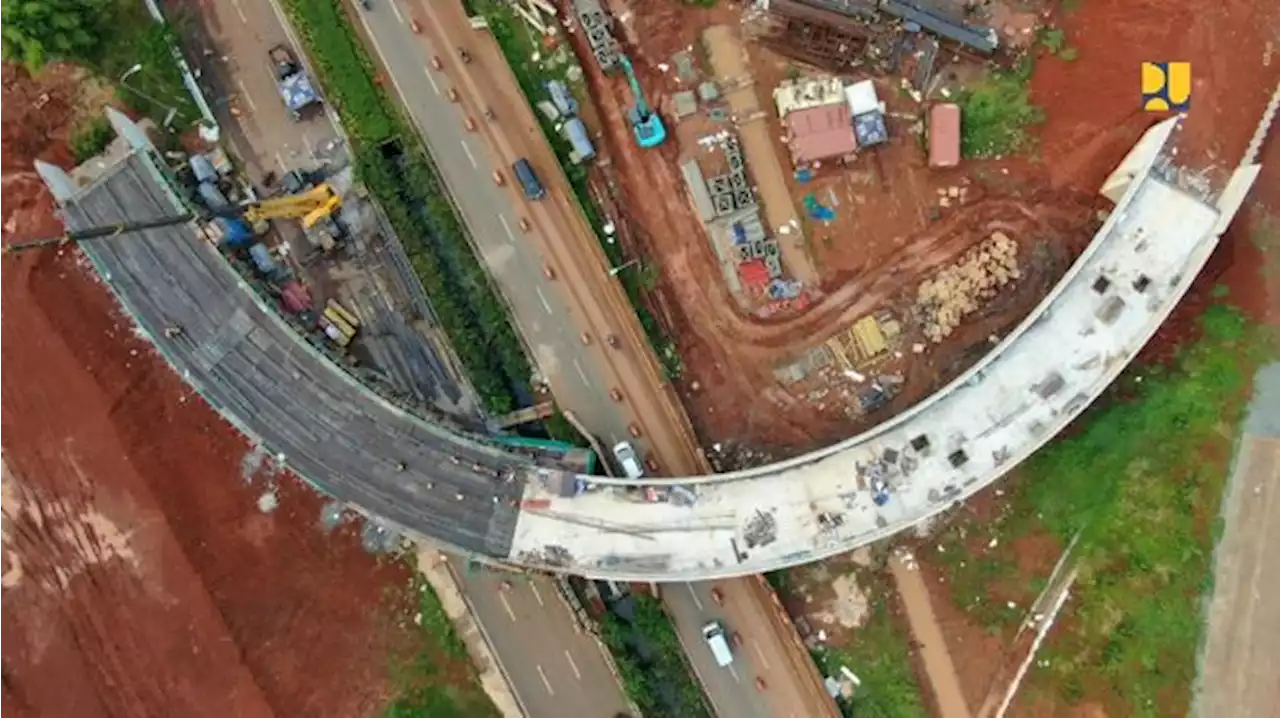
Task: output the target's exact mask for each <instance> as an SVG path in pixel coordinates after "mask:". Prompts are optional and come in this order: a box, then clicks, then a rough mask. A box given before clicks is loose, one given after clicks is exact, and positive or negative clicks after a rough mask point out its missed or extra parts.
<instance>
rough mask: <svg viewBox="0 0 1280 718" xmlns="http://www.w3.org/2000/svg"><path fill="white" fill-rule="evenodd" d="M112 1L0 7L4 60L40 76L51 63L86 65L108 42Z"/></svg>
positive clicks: (35, 1)
mask: <svg viewBox="0 0 1280 718" xmlns="http://www.w3.org/2000/svg"><path fill="white" fill-rule="evenodd" d="M111 9H112V2H111V0H26V1H24V2H12V1H10V2H6V3H4V5H2V6H0V18H2V19H0V23H2V24H3V28H2V29H0V37H2V38H3V48H4V49H3V55H4V59H6V60H10V61H13V62H19V63H22V64H23V65H26V66H27V69H28V70H30V71H31V72H37V71H39V70H40V69H41V68H42V67H44V65H45V63H47V62H49V61H50V60H68V61H71V62H81V63H87V61H89V60H92V59H93V58H95V57H96V56H97V54H98V51H99V50H100V48H101V47H102V44H103V43H104V41H105V38H106V33H104V32H103V29H104V26H105V24H106V21H107V20H108V18H109V17H110V15H111Z"/></svg>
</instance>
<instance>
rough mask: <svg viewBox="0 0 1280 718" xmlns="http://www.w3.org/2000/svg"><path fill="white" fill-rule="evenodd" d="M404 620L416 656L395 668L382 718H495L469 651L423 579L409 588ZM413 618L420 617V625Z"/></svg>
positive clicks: (416, 579) (417, 578)
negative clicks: (411, 638) (391, 688)
mask: <svg viewBox="0 0 1280 718" xmlns="http://www.w3.org/2000/svg"><path fill="white" fill-rule="evenodd" d="M409 592H410V596H409V600H408V603H409V610H407V611H405V613H407V614H408V616H406V617H404V620H406V621H408V622H409V623H410V625H411V626H412V633H413V634H414V635H413V642H414V643H415V644H416V650H414V651H413V652H412V653H411V654H410V655H408V656H405V657H403V658H401V659H398V660H396V661H394V662H393V670H392V679H393V685H394V686H395V696H394V697H393V698H392V700H391V702H390V703H389V704H388V705H387V706H386V708H385V709H384V710H383V712H382V716H383V718H497V716H498V711H497V709H496V708H495V707H494V705H493V703H491V702H490V701H489V698H488V697H487V696H486V695H485V694H484V691H483V690H481V688H480V684H479V682H478V681H477V680H476V677H475V672H474V669H473V668H472V666H471V663H470V659H469V658H468V656H467V648H466V646H465V645H464V644H463V643H462V639H461V638H459V637H458V634H457V632H456V631H455V630H454V627H453V622H451V621H450V620H449V617H448V616H446V615H445V613H444V608H443V607H442V606H441V605H440V599H439V598H438V597H437V596H436V593H435V591H433V590H432V589H431V586H430V585H428V584H427V582H426V580H425V579H424V578H423V577H422V574H421V573H418V572H416V571H415V572H414V574H413V582H412V583H411V585H410V589H409ZM415 616H421V618H420V619H419V620H411V619H414V618H415Z"/></svg>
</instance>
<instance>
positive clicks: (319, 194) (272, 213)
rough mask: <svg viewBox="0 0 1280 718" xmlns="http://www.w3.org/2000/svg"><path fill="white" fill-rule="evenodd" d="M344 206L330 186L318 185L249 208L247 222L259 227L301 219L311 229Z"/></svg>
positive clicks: (246, 215)
mask: <svg viewBox="0 0 1280 718" xmlns="http://www.w3.org/2000/svg"><path fill="white" fill-rule="evenodd" d="M340 206H342V198H341V197H339V196H338V193H337V192H334V191H333V187H330V186H329V185H328V184H320V185H317V186H315V187H313V188H311V189H309V190H307V191H306V192H300V193H298V194H292V195H288V196H285V197H272V198H270V199H265V200H262V201H261V202H257V203H254V204H251V205H249V206H247V207H246V208H245V210H244V218H245V221H247V222H249V223H250V224H252V225H255V226H256V225H258V224H259V223H262V222H267V221H269V220H273V219H301V220H302V226H303V227H311V226H312V225H314V224H315V223H316V222H319V221H320V220H322V219H324V218H325V217H328V216H329V215H331V214H333V213H334V212H336V211H337V210H338V207H340Z"/></svg>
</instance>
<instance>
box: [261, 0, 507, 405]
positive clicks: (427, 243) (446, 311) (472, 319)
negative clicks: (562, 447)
mask: <svg viewBox="0 0 1280 718" xmlns="http://www.w3.org/2000/svg"><path fill="white" fill-rule="evenodd" d="M284 5H285V7H286V10H287V11H288V14H289V18H290V21H291V23H292V24H293V25H294V26H295V27H296V28H297V29H298V31H299V34H300V36H301V37H302V39H303V42H304V44H305V45H306V52H307V55H308V57H309V58H310V59H311V61H312V64H313V66H314V68H315V71H316V75H317V80H318V81H319V82H320V84H321V86H322V87H323V88H324V91H325V96H326V97H327V99H328V100H329V102H330V103H331V104H332V105H333V107H334V108H335V109H336V110H337V112H338V114H339V116H340V117H341V119H342V123H343V126H344V127H345V128H346V129H347V131H348V132H349V133H350V135H351V141H352V147H351V151H352V155H353V157H355V164H356V169H357V174H358V176H359V178H360V180H361V181H362V182H363V183H364V184H365V186H367V187H368V189H369V191H370V192H371V193H372V195H373V196H374V197H375V198H376V199H377V200H378V202H379V204H380V205H381V206H382V208H383V210H384V211H385V212H386V214H387V217H388V219H389V220H390V222H391V225H392V226H393V227H394V228H395V231H396V234H397V235H398V236H399V238H400V241H401V243H402V244H403V245H404V248H405V252H406V253H407V254H408V256H409V261H410V264H411V265H412V266H413V269H414V272H415V274H417V275H418V278H419V279H420V280H421V281H422V284H423V288H424V289H425V290H426V292H427V295H428V296H429V297H430V299H431V304H432V307H433V308H434V310H435V312H436V315H437V316H438V318H439V320H440V324H441V326H442V328H443V329H444V330H445V332H446V333H447V334H448V335H449V338H450V340H451V341H452V343H453V346H454V349H455V351H456V352H457V354H458V357H459V358H460V359H461V361H462V363H463V365H464V366H465V367H466V370H467V374H468V376H469V377H470V379H471V382H472V385H473V386H474V387H475V389H476V391H477V392H478V393H479V394H480V397H481V399H482V400H483V401H484V404H485V408H486V409H487V410H488V411H489V412H490V413H492V414H502V413H506V412H508V411H511V410H512V409H513V408H515V403H516V402H515V396H517V395H521V394H525V393H527V392H528V390H529V378H530V376H531V374H532V372H531V367H530V364H529V360H528V358H527V357H526V356H525V353H524V347H523V345H522V344H521V342H520V339H519V337H518V336H517V335H516V333H515V330H514V329H513V328H512V324H511V317H510V315H509V313H508V311H507V307H506V305H505V303H504V301H503V299H502V298H501V296H500V295H499V294H498V292H497V290H496V289H495V288H494V286H493V284H492V282H491V281H490V279H489V277H488V275H487V274H486V270H485V268H484V265H483V263H481V262H480V261H479V259H478V258H477V257H476V256H475V253H474V251H473V250H472V248H471V245H470V243H469V242H468V240H467V236H466V233H465V230H464V229H463V227H462V223H461V222H460V220H459V218H458V216H457V213H456V211H455V210H454V208H453V206H452V204H451V203H450V201H449V198H448V195H447V193H446V190H445V188H444V186H443V184H442V183H441V181H440V177H439V175H438V173H437V171H436V170H435V168H434V167H433V166H432V164H431V160H430V158H429V156H428V155H427V152H426V148H425V147H424V146H423V144H422V142H421V139H420V138H419V137H418V136H417V134H416V133H415V132H414V131H413V130H412V129H411V125H410V124H409V123H408V122H407V121H406V120H405V119H404V117H403V116H402V114H401V113H400V111H399V109H398V108H397V107H396V105H395V103H394V102H393V101H392V100H391V98H389V97H388V96H387V94H386V92H385V91H384V90H383V89H382V87H380V86H379V83H378V82H377V81H376V78H377V69H376V67H375V65H374V62H373V60H372V59H371V58H370V56H369V54H368V52H367V51H366V50H365V48H364V46H363V45H362V44H361V42H360V39H359V38H358V37H357V35H356V33H355V29H354V27H353V26H352V24H351V22H350V19H349V17H348V16H347V14H346V10H347V6H346V5H344V3H342V2H341V1H340V0H284Z"/></svg>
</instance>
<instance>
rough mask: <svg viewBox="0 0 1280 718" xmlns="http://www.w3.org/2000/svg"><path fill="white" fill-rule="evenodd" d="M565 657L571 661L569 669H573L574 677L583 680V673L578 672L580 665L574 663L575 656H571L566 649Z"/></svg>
mask: <svg viewBox="0 0 1280 718" xmlns="http://www.w3.org/2000/svg"><path fill="white" fill-rule="evenodd" d="M564 657H565V658H566V659H568V661H569V668H571V669H573V677H574V678H577V679H578V680H582V672H581V671H579V670H578V664H577V663H574V662H573V656H571V655H569V649H567V648H566V649H565V651H564Z"/></svg>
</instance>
